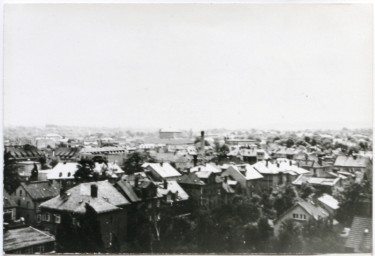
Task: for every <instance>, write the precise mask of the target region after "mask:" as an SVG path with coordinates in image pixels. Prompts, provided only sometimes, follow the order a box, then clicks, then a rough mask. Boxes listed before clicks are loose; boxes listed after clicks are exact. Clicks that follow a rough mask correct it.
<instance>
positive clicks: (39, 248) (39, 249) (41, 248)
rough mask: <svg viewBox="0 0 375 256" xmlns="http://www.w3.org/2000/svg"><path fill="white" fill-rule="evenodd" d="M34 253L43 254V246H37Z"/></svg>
mask: <svg viewBox="0 0 375 256" xmlns="http://www.w3.org/2000/svg"><path fill="white" fill-rule="evenodd" d="M36 252H39V253H44V245H39V246H37V247H36Z"/></svg>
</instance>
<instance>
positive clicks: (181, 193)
mask: <svg viewBox="0 0 375 256" xmlns="http://www.w3.org/2000/svg"><path fill="white" fill-rule="evenodd" d="M167 183H168V187H167V189H165V188H164V183H163V182H159V183H158V190H157V195H158V197H163V196H165V195H167V194H168V193H173V194H176V192H177V198H176V200H177V201H185V200H188V199H189V195H188V194H187V193H186V192H185V190H184V189H183V188H182V187H181V186H180V185H178V183H177V181H175V180H169V181H167Z"/></svg>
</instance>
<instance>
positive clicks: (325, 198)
mask: <svg viewBox="0 0 375 256" xmlns="http://www.w3.org/2000/svg"><path fill="white" fill-rule="evenodd" d="M318 200H319V201H320V202H322V203H323V204H325V205H327V206H328V207H330V208H331V209H333V210H337V209H338V208H339V202H338V201H337V200H336V198H334V197H333V196H331V195H329V194H323V195H322V196H321V197H319V198H318Z"/></svg>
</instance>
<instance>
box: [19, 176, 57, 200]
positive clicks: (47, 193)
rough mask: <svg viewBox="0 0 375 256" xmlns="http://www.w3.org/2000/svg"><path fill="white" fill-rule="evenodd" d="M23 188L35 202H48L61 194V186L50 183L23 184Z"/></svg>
mask: <svg viewBox="0 0 375 256" xmlns="http://www.w3.org/2000/svg"><path fill="white" fill-rule="evenodd" d="M21 186H22V187H23V188H24V189H25V190H26V192H27V193H28V194H29V195H30V197H31V198H32V199H33V200H36V201H39V200H46V199H50V198H52V197H54V196H57V195H58V194H59V193H60V186H59V185H57V184H55V183H52V182H50V181H35V182H29V183H26V182H22V183H21Z"/></svg>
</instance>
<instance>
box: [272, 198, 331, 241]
mask: <svg viewBox="0 0 375 256" xmlns="http://www.w3.org/2000/svg"><path fill="white" fill-rule="evenodd" d="M328 217H329V213H328V212H327V211H326V210H324V209H323V208H322V207H320V206H319V205H317V204H315V203H314V202H312V201H304V200H300V201H299V202H297V203H296V204H295V205H294V206H292V207H291V208H290V209H289V210H287V211H286V212H284V213H283V214H282V215H280V217H278V218H277V219H276V220H275V221H274V233H275V236H278V235H279V234H280V230H281V226H282V223H283V222H284V221H286V220H289V219H291V220H293V221H295V222H298V223H301V224H307V223H308V222H309V221H310V220H319V219H326V218H328Z"/></svg>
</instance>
